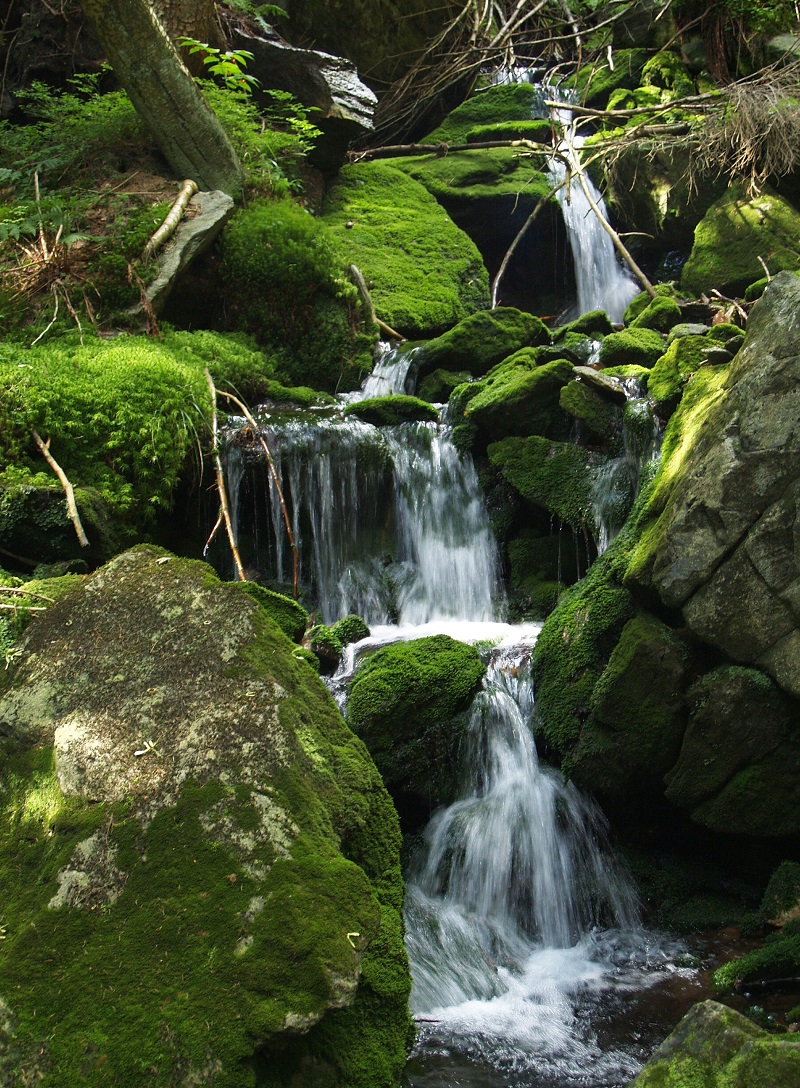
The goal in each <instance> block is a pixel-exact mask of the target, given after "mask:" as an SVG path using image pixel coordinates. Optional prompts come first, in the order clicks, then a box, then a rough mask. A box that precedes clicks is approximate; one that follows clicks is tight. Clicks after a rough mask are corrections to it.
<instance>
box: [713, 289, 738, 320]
mask: <svg viewBox="0 0 800 1088" xmlns="http://www.w3.org/2000/svg"><path fill="white" fill-rule="evenodd" d="M711 294H712V295H714V297H715V298H718V299H719V300H720V301H721V302H729V303H730V304H731V306H735V307H736V312H737V313H738V314H739V317H741V318H743V319H744V320H745V321H747V310H744V309H743V308H742V306H741V305H740V304H739V303H738V302H737V301H736V299H735V298H728V296H727V295H723V294H722V293H721V292H720V291H718V290H717V289H716V288H714V290H713V291H711Z"/></svg>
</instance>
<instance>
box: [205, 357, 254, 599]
mask: <svg viewBox="0 0 800 1088" xmlns="http://www.w3.org/2000/svg"><path fill="white" fill-rule="evenodd" d="M203 373H204V374H205V376H206V381H207V382H208V391H209V393H210V394H211V455H212V457H213V458H214V471H215V472H216V476H217V494H218V495H219V507H220V513H221V515H222V518H223V519H224V521H225V528H226V529H227V531H228V543H229V544H230V546H231V552H232V553H233V562H234V564H235V566H236V573H237V575H238V576H239V581H241V582H246V581H247V575H246V574H245V572H244V567H243V566H242V557H241V556H240V555H239V548H238V547H237V545H236V536H235V534H234V532H233V522H232V521H231V514H230V508H229V506H228V493H227V491H226V490H225V472H224V470H223V468H222V458H221V457H220V455H219V448H218V446H217V388H216V386H215V385H214V379H213V378H212V377H211V372H210V371H209V369H208V367H206V368H205V370H204V371H203Z"/></svg>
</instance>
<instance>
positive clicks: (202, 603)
mask: <svg viewBox="0 0 800 1088" xmlns="http://www.w3.org/2000/svg"><path fill="white" fill-rule="evenodd" d="M20 649H21V651H22V652H21V654H19V655H17V657H16V658H15V659H14V663H13V665H12V667H11V668H8V669H7V670H5V671H4V672H3V673H2V674H0V676H2V680H0V684H2V688H3V693H2V697H1V698H0V747H1V748H2V756H3V779H2V792H0V873H2V886H3V918H2V924H3V937H4V941H3V949H2V951H3V957H2V959H3V962H2V975H1V976H0V1009H1V1010H2V1015H0V1083H2V1084H3V1085H8V1086H9V1088H10V1085H11V1084H17V1083H22V1082H25V1083H39V1081H40V1080H41V1081H42V1083H45V1084H47V1083H50V1084H56V1083H59V1084H64V1083H69V1084H77V1083H81V1084H85V1085H87V1086H91V1085H101V1084H108V1083H117V1084H123V1083H124V1084H126V1085H131V1086H135V1085H142V1086H144V1085H147V1086H159V1085H163V1086H167V1085H169V1086H175V1088H177V1086H178V1085H187V1084H193V1085H205V1084H208V1085H210V1084H212V1083H213V1084H214V1085H215V1086H225V1085H230V1086H231V1088H233V1086H234V1085H235V1086H236V1088H240V1086H246V1085H255V1084H257V1083H262V1082H263V1074H262V1073H261V1072H259V1070H260V1069H261V1068H262V1067H263V1066H264V1065H265V1063H266V1064H268V1066H269V1069H270V1083H271V1084H275V1085H287V1086H288V1085H289V1084H290V1083H291V1084H294V1083H298V1079H299V1078H305V1077H306V1076H307V1075H309V1070H313V1071H314V1077H315V1078H317V1080H318V1081H319V1083H325V1084H326V1085H328V1084H330V1085H341V1086H342V1088H344V1086H347V1088H354V1086H356V1085H359V1086H363V1088H367V1086H373V1085H383V1086H386V1088H389V1086H390V1085H394V1084H396V1082H397V1079H398V1078H399V1074H400V1071H401V1069H402V1066H403V1063H404V1058H405V1046H406V1043H407V1041H408V1038H409V1032H408V1029H409V1022H408V1014H407V1011H406V1002H407V997H408V988H409V981H408V973H407V967H406V962H405V954H404V950H403V945H402V924H401V919H400V909H401V899H402V887H401V882H400V876H399V832H398V825H397V819H396V815H395V813H394V811H393V808H392V805H391V802H390V799H389V797H388V794H387V793H386V791H385V789H384V787H383V785H382V783H381V781H380V778H379V777H378V773H377V771H376V770H375V767H374V765H373V764H372V762H371V761H370V759H369V757H368V755H367V753H366V751H365V749H364V746H363V744H362V743H361V742H360V741H359V740H358V739H357V738H355V737H354V736H353V734H352V733H351V732H350V731H349V730H348V729H347V727H346V726H345V724H344V722H343V721H342V719H341V717H340V715H339V713H338V711H337V710H336V707H335V705H334V703H333V701H332V699H331V697H330V695H329V694H328V692H327V691H326V689H325V688H324V686H323V685H322V683H321V681H320V680H319V678H318V677H317V676H316V674H315V673H314V672H313V670H312V669H311V668H310V667H309V666H308V664H307V663H306V662H305V661H303V660H302V659H300V658H299V656H298V655H299V652H300V651H299V648H297V647H293V644H292V642H291V641H290V640H289V639H288V638H287V637H286V635H285V634H284V633H283V632H282V631H281V630H280V628H279V627H278V626H277V625H275V624H274V623H273V622H272V620H271V619H270V618H269V615H268V613H267V611H265V610H264V609H263V608H262V607H261V604H260V603H259V601H258V600H255V599H253V598H252V597H250V596H249V595H248V594H246V593H243V592H242V591H241V589H240V587H239V586H238V585H236V584H221V583H220V582H219V581H218V579H217V578H216V576H215V575H214V574H213V572H212V571H211V569H210V568H209V567H207V566H206V565H205V564H203V563H198V562H190V561H185V560H179V559H177V558H175V557H174V556H171V555H170V554H169V553H167V552H163V551H161V550H160V549H156V548H153V547H149V546H145V547H140V548H137V549H135V550H133V551H130V552H126V553H124V554H122V555H120V556H118V557H117V558H116V559H114V560H113V561H112V562H110V563H109V564H107V565H106V566H105V567H102V568H101V569H100V570H99V571H98V572H97V573H96V574H95V575H93V576H92V577H90V578H88V579H87V580H86V581H85V582H84V583H83V584H82V585H81V586H79V587H78V588H76V589H74V590H73V591H72V592H71V593H69V594H67V595H66V596H65V597H63V598H62V599H61V600H60V601H58V602H57V603H55V604H53V605H52V606H51V607H50V609H49V611H47V612H46V613H44V615H43V616H41V617H40V618H38V619H36V620H35V621H34V622H33V623H32V624H31V626H30V628H29V630H28V632H27V634H26V635H25V637H24V639H23V641H22V643H21V645H20ZM20 1077H21V1078H22V1080H20V1079H19V1078H20ZM306 1082H307V1081H306ZM315 1082H317V1081H316V1080H315Z"/></svg>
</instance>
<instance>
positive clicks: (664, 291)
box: [623, 283, 675, 325]
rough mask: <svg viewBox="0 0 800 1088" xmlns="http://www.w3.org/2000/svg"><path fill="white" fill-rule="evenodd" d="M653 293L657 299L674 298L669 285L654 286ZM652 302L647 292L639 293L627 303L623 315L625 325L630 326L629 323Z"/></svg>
mask: <svg viewBox="0 0 800 1088" xmlns="http://www.w3.org/2000/svg"><path fill="white" fill-rule="evenodd" d="M655 292H656V295H657V296H658V297H659V298H674V297H675V287H674V285H673V284H671V283H657V284H656V285H655ZM652 301H653V299H652V297H651V295H650V294H648V292H647V291H640V292H639V294H638V295H637V296H636V297H635V298H634V299H632V300H631V301H630V302H629V303H628V308H627V309H626V311H625V314H624V315H623V321H624V322H625V324H626V325H630V324H631V322H633V321H635V319H636V318H637V317H638V316H639V315H640V314H641V313H642V312H643V311H644V310H646V309H647V307H648V306H649V305H650V303H651V302H652Z"/></svg>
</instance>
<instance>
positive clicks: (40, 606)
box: [0, 601, 47, 612]
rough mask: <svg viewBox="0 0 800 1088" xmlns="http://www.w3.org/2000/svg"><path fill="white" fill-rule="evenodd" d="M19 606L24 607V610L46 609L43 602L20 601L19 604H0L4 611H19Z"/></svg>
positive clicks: (39, 610)
mask: <svg viewBox="0 0 800 1088" xmlns="http://www.w3.org/2000/svg"><path fill="white" fill-rule="evenodd" d="M21 608H24V609H25V611H26V612H46V611H47V606H46V605H43V604H23V603H22V602H21V601H20V602H19V604H0V609H2V610H3V611H4V612H19V610H20V609H21Z"/></svg>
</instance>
